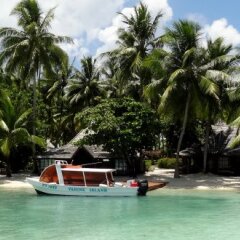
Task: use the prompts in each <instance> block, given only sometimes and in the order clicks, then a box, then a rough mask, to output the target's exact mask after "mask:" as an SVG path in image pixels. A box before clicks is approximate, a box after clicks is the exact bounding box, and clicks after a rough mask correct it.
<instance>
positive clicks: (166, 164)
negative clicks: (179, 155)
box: [157, 158, 176, 168]
mask: <svg viewBox="0 0 240 240" xmlns="http://www.w3.org/2000/svg"><path fill="white" fill-rule="evenodd" d="M157 165H158V167H159V168H175V166H176V158H160V159H159V160H158V162H157Z"/></svg>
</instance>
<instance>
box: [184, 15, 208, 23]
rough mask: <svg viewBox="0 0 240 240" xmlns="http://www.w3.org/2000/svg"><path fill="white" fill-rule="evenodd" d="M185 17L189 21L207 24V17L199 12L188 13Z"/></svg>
mask: <svg viewBox="0 0 240 240" xmlns="http://www.w3.org/2000/svg"><path fill="white" fill-rule="evenodd" d="M187 19H188V20H190V21H194V22H197V23H198V24H201V25H202V26H203V25H206V24H207V18H206V17H205V16H204V15H202V14H200V13H189V14H188V15H187Z"/></svg>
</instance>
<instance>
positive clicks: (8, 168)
mask: <svg viewBox="0 0 240 240" xmlns="http://www.w3.org/2000/svg"><path fill="white" fill-rule="evenodd" d="M5 162H6V176H7V177H12V171H11V163H10V159H9V157H5Z"/></svg>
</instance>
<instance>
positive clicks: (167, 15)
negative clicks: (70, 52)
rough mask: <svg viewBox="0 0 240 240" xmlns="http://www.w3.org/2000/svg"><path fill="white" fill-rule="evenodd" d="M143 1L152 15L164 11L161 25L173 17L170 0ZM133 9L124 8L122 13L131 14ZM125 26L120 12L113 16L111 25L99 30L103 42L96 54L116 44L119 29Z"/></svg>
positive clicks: (100, 39) (99, 37)
mask: <svg viewBox="0 0 240 240" xmlns="http://www.w3.org/2000/svg"><path fill="white" fill-rule="evenodd" d="M142 2H143V3H144V4H146V5H147V6H148V9H149V11H150V13H151V15H152V16H154V17H155V16H156V14H157V13H158V12H162V13H163V17H162V18H161V19H160V25H162V24H163V23H165V22H166V21H168V20H170V19H171V18H172V15H173V12H172V8H171V7H170V6H169V5H168V0H143V1H142ZM133 11H134V8H124V9H123V10H122V11H121V13H123V14H124V15H127V16H130V15H131V14H132V13H133ZM123 26H124V24H123V23H122V16H121V15H119V14H118V15H117V16H115V17H114V18H113V20H112V25H111V26H109V27H106V28H104V29H101V30H99V33H98V39H99V41H101V42H102V43H103V44H102V46H100V47H99V48H98V49H97V52H96V55H99V54H101V53H103V52H106V51H109V50H111V49H113V48H114V47H115V46H116V40H117V30H118V28H119V27H123ZM158 32H159V31H158Z"/></svg>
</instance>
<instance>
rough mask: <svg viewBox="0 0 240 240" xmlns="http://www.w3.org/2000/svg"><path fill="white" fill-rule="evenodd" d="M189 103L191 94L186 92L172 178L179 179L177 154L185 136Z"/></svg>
mask: <svg viewBox="0 0 240 240" xmlns="http://www.w3.org/2000/svg"><path fill="white" fill-rule="evenodd" d="M190 101H191V94H190V92H188V96H187V102H186V106H185V112H184V119H183V126H182V130H181V134H180V137H179V140H178V145H177V156H176V167H175V172H174V178H179V177H180V176H179V152H180V149H181V146H182V140H183V136H184V134H185V130H186V126H187V120H188V112H189V105H190Z"/></svg>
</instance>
